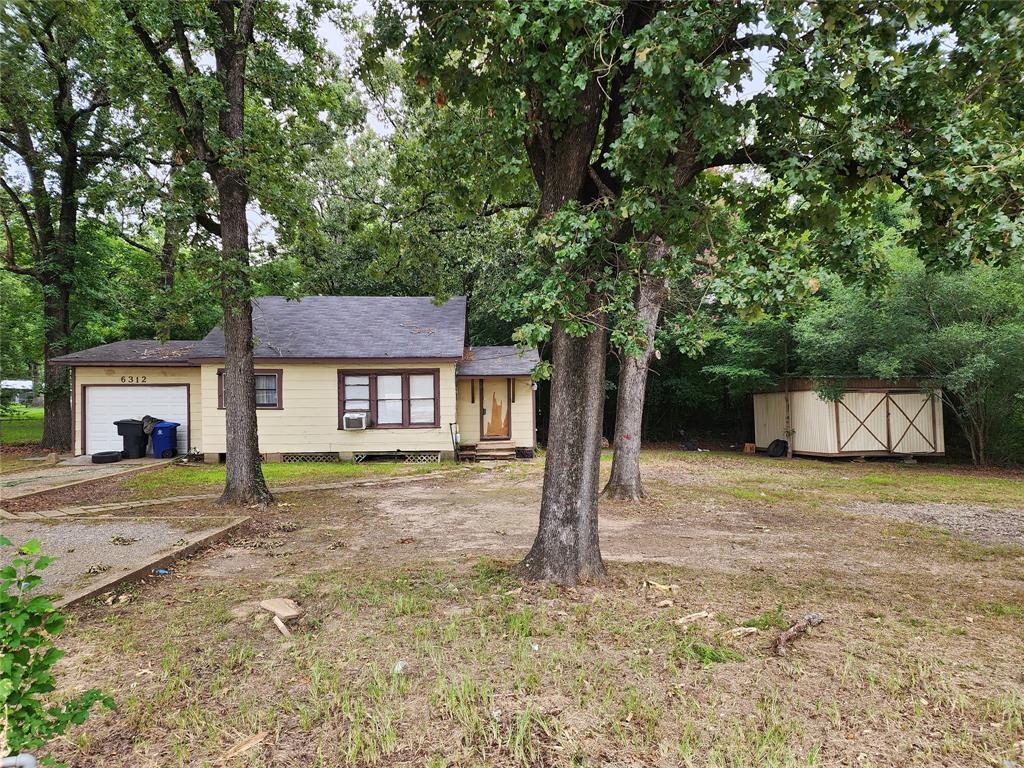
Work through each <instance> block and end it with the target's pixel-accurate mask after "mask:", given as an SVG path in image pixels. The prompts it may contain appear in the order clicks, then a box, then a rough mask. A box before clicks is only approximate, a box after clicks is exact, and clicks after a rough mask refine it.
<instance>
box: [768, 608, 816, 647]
mask: <svg viewBox="0 0 1024 768" xmlns="http://www.w3.org/2000/svg"><path fill="white" fill-rule="evenodd" d="M824 620H825V619H824V617H823V616H822V615H821V614H820V613H808V614H807V615H806V616H804V617H803V618H802V619H800V621H798V622H797V623H796V624H794V625H793V626H791V627H790V628H789V629H787V630H785V631H784V632H782V633H781V634H780V635H779V636H778V638H777V639H776V640H775V642H774V643H773V645H772V650H774V651H775V654H776V655H777V656H785V655H786V651H787V648H788V646H789V644H790V643H792V642H793V641H794V640H796V639H797V638H798V637H800V636H801V635H803V634H805V633H806V632H807V630H809V629H810V628H811V627H816V626H818V625H819V624H821V622H823V621H824Z"/></svg>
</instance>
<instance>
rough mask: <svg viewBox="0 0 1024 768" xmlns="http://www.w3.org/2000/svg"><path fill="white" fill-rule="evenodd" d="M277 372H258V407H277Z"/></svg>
mask: <svg viewBox="0 0 1024 768" xmlns="http://www.w3.org/2000/svg"><path fill="white" fill-rule="evenodd" d="M277 406H278V400H277V374H276V373H257V374H256V407H257V408H277Z"/></svg>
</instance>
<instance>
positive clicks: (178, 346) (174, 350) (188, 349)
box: [53, 339, 199, 365]
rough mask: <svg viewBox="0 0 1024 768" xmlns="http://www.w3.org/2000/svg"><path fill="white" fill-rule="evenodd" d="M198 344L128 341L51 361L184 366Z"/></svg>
mask: <svg viewBox="0 0 1024 768" xmlns="http://www.w3.org/2000/svg"><path fill="white" fill-rule="evenodd" d="M198 344H199V342H198V341H164V342H160V341H156V340H154V339H131V340H129V341H115V342H113V343H112V344H101V345H100V346H98V347H90V348H89V349H83V350H82V351H81V352H72V353H71V354H68V355H61V356H60V357H55V358H54V359H53V361H54V362H56V363H68V364H71V365H88V364H89V363H108V364H109V363H126V364H129V365H142V364H148V365H173V364H180V365H187V364H188V361H189V358H190V357H191V355H192V350H193V349H194V348H195V347H196V345H198Z"/></svg>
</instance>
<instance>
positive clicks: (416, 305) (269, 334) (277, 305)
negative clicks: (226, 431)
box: [192, 296, 466, 359]
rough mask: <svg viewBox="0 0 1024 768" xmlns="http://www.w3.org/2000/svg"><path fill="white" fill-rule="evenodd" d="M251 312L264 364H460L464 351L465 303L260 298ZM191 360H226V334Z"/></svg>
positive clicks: (205, 343) (216, 333) (215, 335)
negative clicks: (374, 361) (446, 361)
mask: <svg viewBox="0 0 1024 768" xmlns="http://www.w3.org/2000/svg"><path fill="white" fill-rule="evenodd" d="M252 307H253V312H252V315H253V336H254V338H255V345H256V346H255V349H254V354H255V356H256V357H257V358H262V359H267V358H281V359H318V358H321V359H323V358H335V359H360V358H365V359H410V358H420V359H423V358H456V359H457V358H461V357H462V353H463V349H464V344H465V335H466V298H465V297H464V296H456V297H455V298H452V299H449V300H448V301H447V302H445V303H444V304H442V305H440V306H438V305H436V304H434V302H433V300H432V299H431V298H430V297H428V296H307V297H306V298H303V299H300V300H292V299H287V298H285V297H283V296H264V297H261V298H258V299H253V302H252ZM192 357H193V358H195V359H220V358H223V357H224V331H223V329H222V328H220V327H219V326H218V327H217V328H214V329H213V330H212V331H210V333H209V334H207V336H206V338H205V339H203V340H202V341H201V342H199V344H198V345H197V346H196V348H195V349H194V350H193V351H192Z"/></svg>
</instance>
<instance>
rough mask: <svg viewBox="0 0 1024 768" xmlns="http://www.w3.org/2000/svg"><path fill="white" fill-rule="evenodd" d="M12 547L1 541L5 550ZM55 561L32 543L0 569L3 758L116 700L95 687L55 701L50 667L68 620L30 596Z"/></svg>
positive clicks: (0, 745)
mask: <svg viewBox="0 0 1024 768" xmlns="http://www.w3.org/2000/svg"><path fill="white" fill-rule="evenodd" d="M10 546H11V542H10V541H9V540H8V539H5V538H4V537H2V536H0V548H3V547H10ZM52 562H53V558H49V557H46V556H45V555H40V554H39V542H38V541H36V540H35V539H33V540H32V541H29V542H28V543H27V544H25V545H24V546H22V547H20V548H19V549H18V550H17V556H16V557H15V558H13V559H12V560H11V561H10V562H9V563H7V564H6V565H4V566H3V567H2V568H0V758H2V757H6V756H7V755H9V754H15V755H16V754H18V753H21V752H28V751H29V750H33V749H37V748H39V747H42V746H44V745H45V744H46V743H47V742H48V741H49V740H50V739H52V738H53V737H54V736H59V735H61V734H63V733H64V732H65V731H66V730H67V729H68V727H69V726H71V725H79V724H81V723H84V722H85V721H86V719H87V718H88V717H89V712H90V710H91V709H92V707H93V705H94V704H96V703H101V704H103V705H104V706H106V707H108V708H111V709H113V707H114V701H113V699H111V698H110V697H109V696H105V695H104V694H103V693H102V692H101V691H99V690H97V689H95V688H93V689H90V690H88V691H85V692H84V693H81V694H79V695H78V696H75V697H72V698H69V699H65V700H64V701H53V702H50V701H48V699H49V698H50V697H49V696H48V695H47V694H50V693H53V692H54V691H56V689H57V684H56V680H55V679H54V677H53V674H52V672H51V668H52V667H53V665H54V664H56V663H57V661H58V660H59V659H60V658H61V657H62V656H64V651H62V650H60V649H58V648H57V647H56V642H55V641H56V639H57V637H58V636H59V635H60V633H61V632H62V631H63V630H64V624H65V618H64V615H63V614H62V613H60V611H58V610H57V609H56V608H55V607H54V605H53V602H52V601H51V600H50V598H48V597H46V596H44V595H31V594H29V593H31V592H32V591H33V590H34V589H35V588H36V587H38V586H39V584H40V583H41V582H42V577H41V576H40V575H39V571H41V570H43V569H44V568H46V567H47V566H48V565H49V564H50V563H52Z"/></svg>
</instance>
